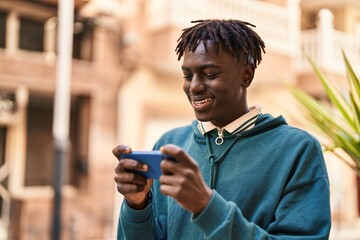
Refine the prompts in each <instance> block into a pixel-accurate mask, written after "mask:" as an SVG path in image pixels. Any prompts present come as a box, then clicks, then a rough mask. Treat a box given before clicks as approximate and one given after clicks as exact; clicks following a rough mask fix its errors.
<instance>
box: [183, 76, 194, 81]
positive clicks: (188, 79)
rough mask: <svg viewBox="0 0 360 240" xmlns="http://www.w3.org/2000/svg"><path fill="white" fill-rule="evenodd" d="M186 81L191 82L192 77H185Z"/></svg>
mask: <svg viewBox="0 0 360 240" xmlns="http://www.w3.org/2000/svg"><path fill="white" fill-rule="evenodd" d="M184 79H185V80H186V81H191V79H192V75H184Z"/></svg>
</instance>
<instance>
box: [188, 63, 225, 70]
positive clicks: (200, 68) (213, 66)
mask: <svg viewBox="0 0 360 240" xmlns="http://www.w3.org/2000/svg"><path fill="white" fill-rule="evenodd" d="M206 68H220V66H219V65H216V64H213V63H208V64H203V65H200V66H198V67H197V69H198V70H204V69H206ZM181 69H182V70H185V71H186V70H190V69H191V68H190V67H187V66H181Z"/></svg>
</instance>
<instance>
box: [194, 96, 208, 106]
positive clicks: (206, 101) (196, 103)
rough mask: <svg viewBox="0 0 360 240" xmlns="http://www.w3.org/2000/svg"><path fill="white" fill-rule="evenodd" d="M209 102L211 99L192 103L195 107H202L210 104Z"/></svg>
mask: <svg viewBox="0 0 360 240" xmlns="http://www.w3.org/2000/svg"><path fill="white" fill-rule="evenodd" d="M211 100H212V99H211V98H206V99H204V100H201V101H195V100H193V103H194V104H195V106H201V105H204V104H206V103H208V102H210V101H211Z"/></svg>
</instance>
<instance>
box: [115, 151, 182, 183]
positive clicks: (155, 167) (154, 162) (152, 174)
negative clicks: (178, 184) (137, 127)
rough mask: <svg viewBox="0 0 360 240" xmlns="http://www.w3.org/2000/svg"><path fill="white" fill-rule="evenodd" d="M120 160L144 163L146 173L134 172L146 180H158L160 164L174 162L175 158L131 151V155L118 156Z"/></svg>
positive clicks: (148, 152) (161, 154)
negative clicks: (146, 167) (164, 161)
mask: <svg viewBox="0 0 360 240" xmlns="http://www.w3.org/2000/svg"><path fill="white" fill-rule="evenodd" d="M120 158H130V159H134V160H136V161H139V162H142V163H146V164H147V165H148V166H149V169H148V171H147V172H141V171H135V172H136V173H138V174H141V175H143V176H144V177H146V178H151V179H158V178H159V177H160V176H161V174H162V173H161V169H160V163H161V161H162V160H164V159H167V160H170V161H176V160H175V158H173V157H171V156H169V155H166V154H163V153H161V152H160V151H157V150H155V151H132V152H131V153H124V154H120Z"/></svg>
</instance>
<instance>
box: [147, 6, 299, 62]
mask: <svg viewBox="0 0 360 240" xmlns="http://www.w3.org/2000/svg"><path fill="white" fill-rule="evenodd" d="M148 3H149V5H148V9H147V19H148V21H147V23H148V24H147V28H148V29H149V30H157V29H161V28H163V27H168V26H173V27H178V28H180V29H182V28H185V27H188V26H190V21H192V20H197V19H211V18H220V19H231V18H233V19H239V20H243V21H248V22H250V23H253V24H254V25H256V28H255V29H254V30H255V31H256V32H257V33H258V34H259V35H260V36H261V38H262V39H263V40H264V42H265V44H266V49H267V50H270V51H275V52H277V53H281V54H286V55H288V54H293V53H295V52H296V51H297V50H298V49H299V45H300V43H299V32H300V25H299V22H300V20H299V19H300V15H299V11H300V10H299V1H298V0H288V4H287V6H285V7H282V6H278V5H275V4H271V3H268V2H262V1H249V0H242V1H239V0H196V1H193V0H182V1H178V0H150V1H149V2H148Z"/></svg>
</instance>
